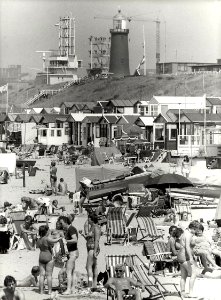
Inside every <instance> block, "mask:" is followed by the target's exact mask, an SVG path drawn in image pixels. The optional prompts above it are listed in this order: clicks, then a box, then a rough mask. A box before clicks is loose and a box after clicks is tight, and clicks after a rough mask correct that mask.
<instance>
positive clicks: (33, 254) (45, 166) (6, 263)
mask: <svg viewBox="0 0 221 300" xmlns="http://www.w3.org/2000/svg"><path fill="white" fill-rule="evenodd" d="M50 162H51V159H50V158H41V159H38V160H37V161H36V166H37V167H38V168H39V169H40V170H39V171H37V174H36V176H35V177H29V176H28V174H27V176H26V187H25V188H24V187H23V180H22V179H15V177H14V176H13V177H11V179H10V181H9V183H8V184H7V185H1V186H0V189H1V192H0V193H1V197H0V206H2V205H3V203H4V201H9V202H10V203H12V204H18V203H20V199H21V197H22V196H28V195H30V194H29V191H30V190H31V189H36V188H42V187H43V184H42V180H45V181H46V182H48V183H49V167H50ZM57 167H58V178H60V177H63V178H64V179H65V181H66V182H67V184H68V189H69V190H70V191H75V178H74V168H75V167H74V166H71V167H69V166H64V165H63V164H60V165H58V166H57ZM213 171H214V172H213ZM179 172H180V169H179V167H178V173H179ZM205 172H206V174H204V173H203V172H202V166H201V168H199V167H197V166H193V167H192V170H191V177H193V178H198V179H199V180H202V181H203V180H204V179H205V178H203V176H204V177H207V178H211V177H213V176H214V178H216V179H217V181H218V180H220V178H221V176H220V175H219V174H220V173H221V170H208V171H207V170H206V168H205ZM209 173H210V174H209ZM208 174H209V175H208ZM30 196H33V198H35V197H36V198H37V197H39V196H40V195H30ZM50 198H51V199H52V200H53V199H58V201H59V205H65V207H66V209H67V211H73V204H71V203H70V200H69V199H68V197H67V196H64V197H61V196H53V197H50ZM202 213H203V214H205V216H204V217H207V218H208V215H209V218H212V217H213V216H214V214H215V210H212V211H211V212H210V213H209V214H208V212H205V210H204V212H194V214H195V215H194V219H196V218H199V217H202ZM86 218H87V216H86V214H85V213H84V214H83V215H81V216H76V218H75V221H74V225H75V226H76V228H77V229H78V230H81V229H83V225H84V222H85V220H86ZM158 222H160V221H159V220H158ZM52 224H53V223H51V224H50V226H52ZM134 226H136V224H135V223H134ZM165 229H166V230H168V228H165ZM165 237H166V235H165ZM105 241H106V236H105V235H104V236H102V237H101V241H100V248H101V252H100V255H99V256H98V268H99V271H104V270H105V255H108V254H137V255H139V256H141V257H142V259H143V260H144V261H145V262H147V260H146V259H145V257H143V256H142V254H141V252H142V245H141V244H137V245H127V246H123V245H119V244H116V245H115V244H114V245H112V246H105V245H104V243H105ZM78 247H79V252H80V255H79V258H78V260H77V262H76V271H78V272H81V273H83V274H86V270H85V264H86V257H87V253H86V246H85V240H84V238H83V237H82V236H79V242H78ZM38 256H39V250H36V251H28V250H12V251H9V253H8V254H0V285H3V280H4V277H5V276H6V275H12V276H14V277H15V278H16V279H18V280H20V279H22V278H24V277H25V276H27V274H29V273H30V270H31V268H32V266H34V265H38ZM58 271H59V269H57V268H55V269H54V273H53V282H54V285H56V283H57V274H58ZM160 278H161V280H162V282H175V283H179V278H172V277H171V276H168V277H167V276H166V277H163V276H161V277H160ZM201 281H202V280H201ZM210 281H211V280H210ZM207 282H209V281H208V280H207ZM220 282H221V280H220V281H219V283H220ZM213 284H214V283H213ZM196 286H197V291H202V288H201V287H199V283H197V285H196ZM202 286H205V283H203V284H202ZM207 290H208V289H207ZM213 290H214V287H213ZM24 293H25V296H26V299H31V300H32V299H33V300H35V299H48V296H47V295H46V294H45V295H39V294H38V293H37V291H32V290H25V291H24ZM144 296H145V294H144ZM81 298H82V297H80V298H79V297H75V299H81ZM90 298H92V299H93V298H94V299H95V298H96V299H99V298H106V294H101V293H100V294H97V293H96V294H95V295H94V296H93V294H92V295H91V297H90ZM168 299H174V300H175V299H178V297H175V296H173V297H169V298H168ZM205 299H208V298H205ZM211 299H215V298H214V297H213V298H211ZM217 299H218V298H217Z"/></svg>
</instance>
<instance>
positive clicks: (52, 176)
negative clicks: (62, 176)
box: [50, 161, 57, 195]
mask: <svg viewBox="0 0 221 300" xmlns="http://www.w3.org/2000/svg"><path fill="white" fill-rule="evenodd" d="M50 182H51V188H52V192H53V193H54V194H55V195H56V194H57V168H56V163H55V162H54V161H52V162H51V166H50Z"/></svg>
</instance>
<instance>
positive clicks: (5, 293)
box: [0, 275, 25, 300]
mask: <svg viewBox="0 0 221 300" xmlns="http://www.w3.org/2000/svg"><path fill="white" fill-rule="evenodd" d="M4 286H5V288H3V289H2V290H1V291H0V300H25V295H24V293H23V292H22V291H21V290H18V289H16V280H15V278H14V277H12V276H10V275H8V276H6V277H5V279H4Z"/></svg>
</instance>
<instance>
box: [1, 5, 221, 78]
mask: <svg viewBox="0 0 221 300" xmlns="http://www.w3.org/2000/svg"><path fill="white" fill-rule="evenodd" d="M119 6H120V8H121V10H122V13H123V14H124V15H126V16H128V17H129V16H136V18H140V19H155V18H156V17H159V18H160V20H161V61H165V58H166V61H176V60H177V61H192V62H211V63H212V62H216V59H217V58H221V1H220V0H217V1H213V0H210V1H209V0H208V1H201V0H192V1H190V0H189V1H188V0H176V1H175V0H170V1H169V0H154V1H149V0H144V1H142V0H137V1H129V0H124V1H122V0H119V1H113V0H100V1H99V0H97V1H93V0H72V1H69V0H44V1H43V0H0V38H1V43H0V67H7V66H8V65H12V64H21V65H22V71H23V72H31V71H32V70H31V69H29V68H39V69H41V68H42V60H41V55H40V54H39V53H36V52H35V51H36V50H49V49H58V29H57V27H55V26H54V24H56V23H57V22H58V20H59V18H60V17H64V16H67V15H69V16H70V13H72V15H73V16H74V17H75V18H76V54H77V56H78V59H83V65H84V66H85V68H87V67H88V63H89V61H90V59H89V52H88V51H89V40H88V38H89V36H91V35H93V36H98V37H100V36H106V37H109V36H110V29H111V28H112V20H111V18H112V17H113V16H114V15H115V14H116V13H117V10H118V7H119ZM96 15H100V16H103V17H110V19H108V18H107V19H94V16H96ZM165 21H166V26H165ZM143 25H144V26H145V40H146V58H147V68H154V65H155V49H156V42H155V41H156V39H155V33H156V29H155V27H156V25H155V23H154V22H143V21H131V22H130V23H129V24H128V28H129V30H130V33H129V55H130V70H131V73H133V71H134V70H135V68H136V66H137V65H138V63H139V61H140V60H141V58H142V54H143V48H142V43H143V37H142V36H143V33H142V27H143ZM165 28H166V30H165ZM165 32H166V38H165ZM165 45H166V53H165Z"/></svg>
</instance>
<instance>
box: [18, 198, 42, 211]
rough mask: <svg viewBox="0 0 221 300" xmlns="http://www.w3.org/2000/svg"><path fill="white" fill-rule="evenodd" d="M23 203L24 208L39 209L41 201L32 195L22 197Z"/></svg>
mask: <svg viewBox="0 0 221 300" xmlns="http://www.w3.org/2000/svg"><path fill="white" fill-rule="evenodd" d="M21 204H22V209H23V210H25V211H26V210H28V209H30V210H38V206H39V204H40V203H39V202H38V201H37V200H35V199H33V198H31V197H22V198H21Z"/></svg>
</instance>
